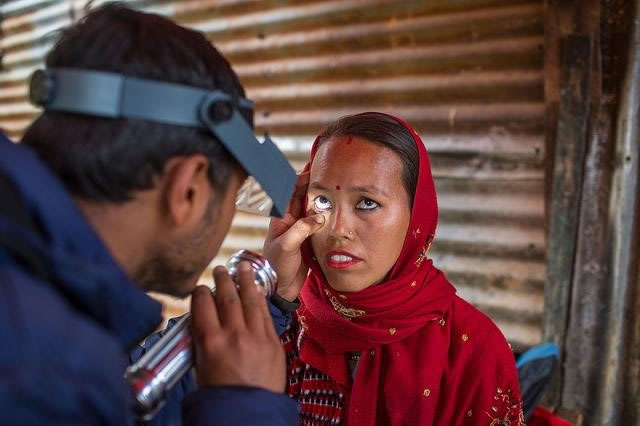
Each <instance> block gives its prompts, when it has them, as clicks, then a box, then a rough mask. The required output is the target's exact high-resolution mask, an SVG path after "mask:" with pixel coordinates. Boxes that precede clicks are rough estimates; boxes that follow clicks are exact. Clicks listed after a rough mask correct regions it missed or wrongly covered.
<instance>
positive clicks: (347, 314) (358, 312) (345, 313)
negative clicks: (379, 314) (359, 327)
mask: <svg viewBox="0 0 640 426" xmlns="http://www.w3.org/2000/svg"><path fill="white" fill-rule="evenodd" d="M324 292H325V294H326V295H327V297H328V298H329V302H331V306H333V309H334V310H335V311H336V312H337V313H338V314H339V315H340V316H341V317H344V318H346V319H348V320H351V318H357V317H361V316H363V315H366V314H367V313H366V312H365V311H363V310H362V309H353V308H347V307H346V306H344V305H343V304H342V303H340V302H339V301H338V298H337V297H335V296H334V295H333V294H331V293H330V292H329V290H327V289H326V288H325V289H324Z"/></svg>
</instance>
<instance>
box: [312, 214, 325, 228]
mask: <svg viewBox="0 0 640 426" xmlns="http://www.w3.org/2000/svg"><path fill="white" fill-rule="evenodd" d="M313 220H315V221H316V223H317V224H318V225H322V224H323V223H324V215H323V214H317V215H315V216H314V217H313Z"/></svg>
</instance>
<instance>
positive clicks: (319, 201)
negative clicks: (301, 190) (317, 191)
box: [313, 195, 331, 212]
mask: <svg viewBox="0 0 640 426" xmlns="http://www.w3.org/2000/svg"><path fill="white" fill-rule="evenodd" d="M313 207H314V209H315V210H316V211H318V212H324V211H327V210H329V209H330V208H331V201H329V199H328V198H327V197H325V196H323V195H318V196H317V197H316V198H315V199H314V200H313Z"/></svg>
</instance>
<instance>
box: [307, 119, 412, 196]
mask: <svg viewBox="0 0 640 426" xmlns="http://www.w3.org/2000/svg"><path fill="white" fill-rule="evenodd" d="M336 136H337V137H342V136H353V137H358V138H362V139H367V140H369V141H371V142H374V143H377V144H380V145H383V146H385V147H387V148H389V149H391V150H392V151H393V152H395V153H396V154H397V155H398V156H399V157H400V160H401V161H402V164H403V165H404V168H403V171H402V183H403V184H404V188H405V190H406V191H407V195H408V196H409V203H410V204H409V206H410V207H413V199H414V195H415V193H416V187H417V185H418V170H419V168H420V158H419V156H418V148H416V143H415V141H414V140H413V136H412V135H411V133H410V132H409V129H407V128H406V127H405V126H403V125H402V124H400V123H399V122H397V121H396V120H394V119H393V118H391V117H389V116H388V115H385V114H381V113H379V112H363V113H361V114H354V115H347V116H345V117H342V118H339V119H338V120H336V121H334V122H332V123H330V124H329V125H328V126H327V127H325V128H324V129H323V130H322V131H321V132H320V135H319V136H318V146H320V145H322V143H323V142H325V141H327V140H329V139H331V138H333V137H336Z"/></svg>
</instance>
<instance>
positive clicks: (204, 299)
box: [191, 285, 220, 335]
mask: <svg viewBox="0 0 640 426" xmlns="http://www.w3.org/2000/svg"><path fill="white" fill-rule="evenodd" d="M191 326H192V327H193V329H194V330H196V333H197V334H198V335H203V334H207V331H211V332H213V331H216V330H217V329H219V328H220V320H219V319H218V311H217V309H216V305H215V303H213V297H212V296H211V290H210V289H209V287H207V286H204V285H199V286H198V287H196V289H195V290H194V291H193V293H191Z"/></svg>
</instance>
